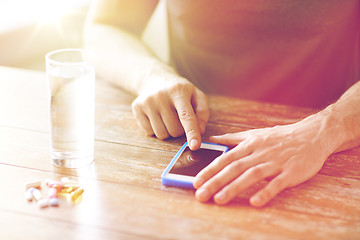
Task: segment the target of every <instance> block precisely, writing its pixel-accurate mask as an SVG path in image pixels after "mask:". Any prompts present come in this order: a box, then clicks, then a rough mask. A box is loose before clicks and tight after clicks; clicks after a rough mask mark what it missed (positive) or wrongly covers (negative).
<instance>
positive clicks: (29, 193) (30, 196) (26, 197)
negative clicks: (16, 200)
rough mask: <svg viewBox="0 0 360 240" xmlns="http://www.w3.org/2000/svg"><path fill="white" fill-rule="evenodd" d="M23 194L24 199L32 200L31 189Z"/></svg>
mask: <svg viewBox="0 0 360 240" xmlns="http://www.w3.org/2000/svg"><path fill="white" fill-rule="evenodd" d="M24 196H25V199H26V200H28V201H29V202H30V201H32V200H33V194H32V192H31V191H26V192H25V194H24Z"/></svg>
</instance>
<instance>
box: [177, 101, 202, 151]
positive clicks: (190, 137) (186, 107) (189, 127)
mask: <svg viewBox="0 0 360 240" xmlns="http://www.w3.org/2000/svg"><path fill="white" fill-rule="evenodd" d="M174 106H175V109H176V111H177V114H178V116H179V119H180V122H181V125H182V126H183V127H184V130H185V135H186V139H187V141H188V143H189V147H190V149H191V150H193V151H194V150H197V149H199V148H200V145H201V134H200V130H199V124H198V121H197V117H196V115H195V112H194V109H193V107H192V105H191V103H190V99H189V100H184V99H183V98H177V99H175V100H174Z"/></svg>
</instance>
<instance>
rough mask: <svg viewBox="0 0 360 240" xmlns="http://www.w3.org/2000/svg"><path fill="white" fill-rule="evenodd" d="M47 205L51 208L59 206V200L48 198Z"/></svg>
mask: <svg viewBox="0 0 360 240" xmlns="http://www.w3.org/2000/svg"><path fill="white" fill-rule="evenodd" d="M49 203H50V205H51V206H52V207H56V206H59V199H58V198H50V200H49Z"/></svg>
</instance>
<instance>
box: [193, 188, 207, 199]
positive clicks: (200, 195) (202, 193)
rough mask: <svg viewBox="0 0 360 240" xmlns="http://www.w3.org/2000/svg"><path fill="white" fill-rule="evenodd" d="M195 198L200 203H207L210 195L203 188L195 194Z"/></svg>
mask: <svg viewBox="0 0 360 240" xmlns="http://www.w3.org/2000/svg"><path fill="white" fill-rule="evenodd" d="M195 197H196V199H197V200H198V201H200V202H206V201H208V200H209V197H210V194H209V192H208V191H207V190H206V189H203V188H201V189H198V190H197V191H196V192H195Z"/></svg>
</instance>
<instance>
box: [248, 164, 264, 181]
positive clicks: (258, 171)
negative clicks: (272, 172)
mask: <svg viewBox="0 0 360 240" xmlns="http://www.w3.org/2000/svg"><path fill="white" fill-rule="evenodd" d="M249 174H250V175H252V176H253V177H254V178H255V179H263V178H264V170H263V169H262V168H261V167H258V166H256V167H253V168H251V169H250V173H249Z"/></svg>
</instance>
